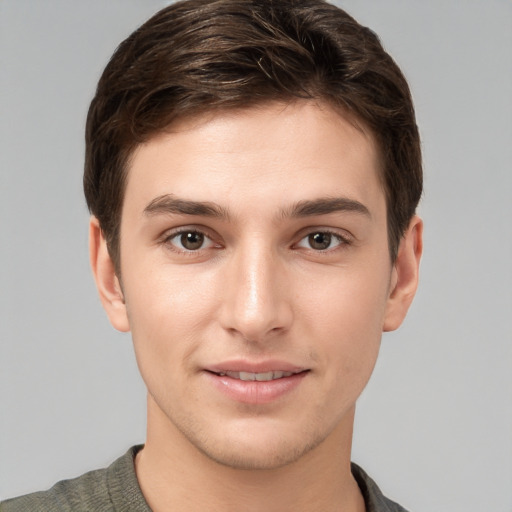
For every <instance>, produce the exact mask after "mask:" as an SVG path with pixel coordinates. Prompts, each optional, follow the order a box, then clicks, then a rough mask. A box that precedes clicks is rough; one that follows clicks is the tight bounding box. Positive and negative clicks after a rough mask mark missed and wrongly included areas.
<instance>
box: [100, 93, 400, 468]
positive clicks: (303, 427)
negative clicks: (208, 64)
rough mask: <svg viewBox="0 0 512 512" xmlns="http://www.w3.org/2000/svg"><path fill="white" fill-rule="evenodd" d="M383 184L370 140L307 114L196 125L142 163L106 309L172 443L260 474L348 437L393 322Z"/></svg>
mask: <svg viewBox="0 0 512 512" xmlns="http://www.w3.org/2000/svg"><path fill="white" fill-rule="evenodd" d="M378 173H379V160H378V151H377V148H376V146H375V143H374V140H373V138H372V136H371V135H370V134H369V133H366V132H365V131H363V130H361V129H360V128H356V127H355V126H354V125H353V124H352V123H350V122H349V121H347V120H346V119H344V118H343V117H342V116H340V115H339V114H338V113H336V112H334V111H333V110H331V109H329V108H328V107H325V106H321V105H317V104H313V103H308V102H298V103H294V104H290V105H282V104H271V105H266V106H263V107H259V108H253V109H250V110H243V111H238V112H230V113H225V114H221V115H216V116H213V117H204V118H198V119H193V120H188V121H187V122H183V123H181V124H179V125H177V126H173V128H172V130H169V131H168V132H167V133H164V134H161V135H159V136H157V137H155V138H153V139H152V140H150V141H149V142H147V143H145V144H143V145H141V146H140V147H139V148H138V149H137V150H136V151H135V153H134V155H133V158H132V160H131V164H130V168H129V174H128V181H127V188H126V194H125V199H124V207H123V212H122V222H121V244H120V247H121V276H122V283H121V285H120V287H119V289H118V291H119V295H120V296H121V294H122V301H121V300H119V301H117V306H115V307H114V306H112V303H113V301H112V300H110V303H109V304H106V308H107V311H108V312H109V315H110V318H111V320H112V322H113V324H114V325H115V326H116V327H117V328H119V329H122V330H127V329H130V330H131V332H132V336H133V342H134V346H135V352H136V357H137V361H138V365H139V368H140V371H141V374H142V377H143V379H144V381H145V383H146V385H147V388H148V393H149V401H150V409H151V408H152V409H153V412H154V413H153V414H150V417H149V420H148V421H149V422H150V423H151V422H153V423H158V425H157V426H158V428H159V429H160V431H165V432H166V435H167V436H168V438H169V439H170V440H172V439H177V438H178V437H179V438H180V439H182V440H185V442H186V443H189V444H190V445H191V446H194V447H196V448H198V449H199V451H200V452H201V453H202V454H206V455H207V456H208V457H209V458H211V459H213V460H215V461H218V462H221V463H222V464H226V465H229V466H232V467H242V468H270V467H278V466H281V465H283V464H287V463H290V462H293V461H295V460H298V459H300V458H301V457H302V456H303V455H305V454H306V453H308V452H309V451H311V450H314V449H317V448H318V447H319V446H321V445H322V444H324V443H326V442H327V441H328V440H332V439H336V438H337V437H338V438H340V437H342V436H344V435H346V434H347V431H348V430H350V429H351V426H352V419H353V417H352V415H353V410H354V404H355V401H356V399H357V398H358V396H359V395H360V393H361V391H362V390H363V388H364V386H365V385H366V383H367V381H368V379H369V377H370V374H371V372H372V369H373V367H374V364H375V360H376V357H377V353H378V350H379V344H380V339H381V333H382V331H383V330H385V329H388V328H394V325H393V326H391V324H393V322H395V323H396V321H395V320H396V317H397V314H396V311H395V310H394V309H393V300H394V298H393V293H394V289H395V287H396V284H397V282H398V277H397V271H396V268H395V266H394V265H392V263H391V261H390V259H389V250H388V244H387V230H386V203H385V196H384V192H383V188H382V185H381V182H380V181H379V177H378ZM114 281H115V278H114ZM114 288H116V287H115V286H114ZM116 289H117V288H116ZM121 290H122V291H121ZM104 302H105V301H104ZM107 302H108V301H107ZM404 314H405V313H404ZM398 316H400V320H401V318H402V316H403V315H401V314H399V315H398ZM390 322H391V324H390ZM388 324H389V325H388ZM150 428H151V425H149V429H150Z"/></svg>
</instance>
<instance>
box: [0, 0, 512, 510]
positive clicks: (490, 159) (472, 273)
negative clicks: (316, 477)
mask: <svg viewBox="0 0 512 512" xmlns="http://www.w3.org/2000/svg"><path fill="white" fill-rule="evenodd" d="M165 4H166V2H164V1H162V0H159V1H157V0H144V1H142V0H138V1H135V0H109V1H103V0H87V1H69V0H46V1H44V2H43V1H36V0H33V1H30V0H0V38H1V39H0V43H1V44H0V52H1V53H0V58H1V61H0V79H1V88H0V94H1V110H0V119H1V121H0V129H1V133H0V180H1V181H0V223H1V252H0V290H1V292H0V301H1V302H0V343H1V345H0V348H1V354H0V386H1V387H0V411H1V420H0V421H1V423H0V496H1V497H4V498H5V497H8V496H13V495H16V494H20V493H25V492H28V491H32V490H37V489H42V488H46V487H48V486H50V485H51V484H53V483H54V482H55V481H57V480H58V479H61V478H64V477H70V476H75V475H78V474H80V473H82V472H84V471H86V470H88V469H92V468H96V467H100V466H103V465H105V464H108V463H109V462H110V461H111V460H113V459H114V458H116V457H117V456H118V455H120V454H122V453H124V451H125V450H126V449H127V448H128V446H129V445H131V444H134V443H137V442H141V441H143V439H144V431H145V405H144V401H145V396H144V388H143V385H142V382H141V379H140V378H139V376H138V373H137V369H136V364H135V361H134V357H133V354H132V349H131V342H130V338H129V336H128V335H121V334H119V333H117V332H115V331H114V330H113V329H112V328H111V327H110V325H109V324H108V322H107V319H106V317H105V315H104V313H103V311H102V309H101V306H100V303H99V300H98V298H97V295H96V291H95V288H94V284H93V281H92V278H91V276H90V271H89V265H88V259H87V220H88V215H87V212H86V208H85V205H84V200H83V198H82V191H81V171H82V159H83V126H84V120H85V114H86V109H87V106H88V102H89V101H90V99H91V97H92V94H93V90H94V87H95V82H96V81H97V79H98V77H99V73H100V72H101V70H102V68H103V66H104V65H105V63H106V61H107V59H108V57H109V56H110V54H111V53H112V51H113V49H114V48H115V46H116V45H117V44H118V43H119V42H120V41H121V39H122V38H124V37H125V36H127V35H128V34H129V33H130V32H131V31H132V30H133V29H134V28H135V27H136V26H137V25H138V24H140V23H141V22H142V21H143V20H145V19H146V18H147V17H149V16H150V15H151V14H152V13H153V12H154V11H156V10H157V9H159V8H160V7H162V6H163V5H165ZM339 4H340V5H341V6H344V7H345V8H346V9H347V10H348V11H349V12H350V13H351V14H353V15H354V16H355V17H356V18H357V19H359V21H361V22H362V23H364V24H367V25H369V26H370V27H372V28H373V29H374V30H375V31H376V32H377V33H378V34H379V35H380V36H381V38H382V40H383V42H384V44H385V46H386V47H387V49H388V50H389V51H390V52H391V53H392V54H393V55H394V56H395V58H396V60H397V61H398V62H399V64H400V65H401V66H402V67H403V69H404V70H405V73H406V75H407V76H408V78H409V80H410V83H411V86H412V89H413V93H414V97H415V100H416V105H417V113H418V121H419V124H420V128H421V131H422V136H423V140H424V142H423V144H424V160H425V171H426V193H425V197H424V200H423V203H422V205H421V209H420V212H421V214H422V215H423V217H424V219H425V222H426V232H425V255H424V259H423V263H422V280H421V281H422V282H421V286H420V290H419V293H418V296H417V299H416V301H415V303H414V305H413V307H412V310H411V312H410V315H409V317H408V319H407V321H406V322H405V324H404V326H403V327H402V328H401V329H400V330H399V331H398V332H397V333H392V334H390V335H386V336H385V337H384V341H383V346H382V352H381V358H380V360H379V363H378V365H377V368H376V371H375V374H374V376H373V379H372V381H371V382H370V384H369V386H368V388H367V389H366V390H365V392H364V394H363V396H362V398H361V401H360V406H359V410H358V416H357V420H356V435H355V441H354V453H353V458H354V460H355V461H357V462H359V463H360V464H362V465H363V467H365V468H366V469H367V471H368V472H369V473H370V474H371V475H372V476H373V477H374V478H375V479H376V480H377V482H378V483H379V484H380V486H381V487H382V488H383V489H384V491H385V492H386V493H387V494H389V495H390V497H394V498H396V499H398V500H399V501H400V502H402V503H403V504H404V505H405V506H407V507H408V508H410V509H411V510H412V511H413V512H422V511H424V512H437V511H440V512H443V511H446V512H482V511H487V510H492V511H494V512H511V511H512V321H511V316H512V315H511V313H512V292H511V290H512V272H511V267H512V265H511V263H512V229H511V223H512V201H511V193H512V172H511V167H510V165H511V164H510V162H511V161H512V123H511V119H512V99H511V98H512V70H511V62H512V60H511V59H512V3H511V2H510V1H509V0H467V1H459V0H457V1H455V0H430V1H428V2H427V1H421V0H407V1H406V0H401V1H400V0H385V1H383V0H364V1H363V0H346V1H340V2H339Z"/></svg>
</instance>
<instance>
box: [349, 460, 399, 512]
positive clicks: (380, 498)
mask: <svg viewBox="0 0 512 512" xmlns="http://www.w3.org/2000/svg"><path fill="white" fill-rule="evenodd" d="M352 475H353V476H354V478H355V479H356V482H357V484H358V485H359V488H360V489H361V493H362V495H363V497H364V502H365V504H366V512H407V510H406V509H405V508H403V507H402V506H400V505H399V504H398V503H395V502H394V501H391V500H390V499H389V498H386V497H385V496H384V495H383V494H382V491H381V490H380V489H379V487H378V486H377V484H376V483H375V482H374V481H373V480H372V479H371V478H370V477H369V476H368V475H367V474H366V472H365V471H364V470H363V469H362V468H360V467H359V466H358V465H357V464H354V463H352Z"/></svg>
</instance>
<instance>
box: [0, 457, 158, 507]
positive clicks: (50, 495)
mask: <svg viewBox="0 0 512 512" xmlns="http://www.w3.org/2000/svg"><path fill="white" fill-rule="evenodd" d="M138 449H139V447H133V448H131V449H130V450H129V451H128V452H127V453H126V454H125V455H123V456H122V457H120V458H119V459H117V460H116V461H115V462H114V463H113V464H112V465H110V466H109V467H107V468H103V469H97V470H95V471H90V472H88V473H85V474H84V475H81V476H79V477H77V478H73V479H71V480H62V481H61V482H58V483H56V484H55V485H54V486H53V487H52V488H51V489H48V490H47V491H42V492H35V493H32V494H27V495H25V496H20V497H18V498H13V499H10V500H6V501H4V502H2V503H1V504H0V511H1V512H21V511H28V510H30V511H31V512H68V511H69V512H71V511H73V512H89V511H91V512H92V511H94V512H111V511H115V510H127V509H126V508H123V507H125V505H127V504H128V505H129V506H130V509H131V510H140V511H144V512H145V511H146V510H149V508H147V505H146V503H145V501H144V498H143V496H142V493H141V491H140V488H139V486H138V483H137V479H136V476H135V469H134V465H133V459H134V456H135V453H136V452H137V451H138ZM137 504H138V505H139V506H137ZM132 505H135V506H134V507H133V506H132Z"/></svg>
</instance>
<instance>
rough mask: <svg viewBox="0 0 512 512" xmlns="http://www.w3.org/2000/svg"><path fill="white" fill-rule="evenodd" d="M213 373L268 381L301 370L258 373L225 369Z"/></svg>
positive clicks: (247, 379)
mask: <svg viewBox="0 0 512 512" xmlns="http://www.w3.org/2000/svg"><path fill="white" fill-rule="evenodd" d="M213 373H215V375H218V376H219V377H224V376H226V377H230V378H231V379H237V380H243V381H246V382H247V381H255V380H256V381H258V382H268V381H271V380H278V379H282V378H285V377H291V376H292V375H295V374H297V373H301V372H285V371H281V370H277V371H269V372H260V373H253V372H231V371H225V372H213Z"/></svg>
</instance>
